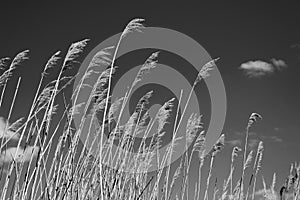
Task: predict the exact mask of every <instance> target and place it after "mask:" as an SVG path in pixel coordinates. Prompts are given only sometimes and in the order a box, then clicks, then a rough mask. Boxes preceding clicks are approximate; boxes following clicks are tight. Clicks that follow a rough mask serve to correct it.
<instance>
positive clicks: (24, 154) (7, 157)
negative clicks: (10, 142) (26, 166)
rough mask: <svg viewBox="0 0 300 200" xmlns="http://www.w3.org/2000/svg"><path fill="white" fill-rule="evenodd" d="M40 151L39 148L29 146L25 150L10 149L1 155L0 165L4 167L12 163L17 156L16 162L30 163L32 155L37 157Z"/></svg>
mask: <svg viewBox="0 0 300 200" xmlns="http://www.w3.org/2000/svg"><path fill="white" fill-rule="evenodd" d="M38 151H39V147H37V146H28V147H26V148H25V149H22V148H19V149H17V147H11V148H8V149H6V150H5V151H2V152H1V154H0V165H2V164H3V163H9V162H12V161H13V160H14V156H15V155H16V157H15V161H16V162H22V161H24V162H28V161H29V160H30V158H31V156H32V155H33V157H36V156H37V154H38Z"/></svg>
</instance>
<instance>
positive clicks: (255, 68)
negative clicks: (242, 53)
mask: <svg viewBox="0 0 300 200" xmlns="http://www.w3.org/2000/svg"><path fill="white" fill-rule="evenodd" d="M286 67H287V64H286V63H285V62H284V61H283V60H281V59H275V58H272V59H271V60H270V62H266V61H262V60H255V61H248V62H245V63H242V64H241V65H240V67H239V69H241V70H243V71H244V72H245V74H246V75H247V76H248V77H250V78H252V77H262V76H265V75H269V74H272V73H274V72H275V71H276V70H281V69H282V68H286Z"/></svg>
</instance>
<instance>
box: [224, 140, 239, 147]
mask: <svg viewBox="0 0 300 200" xmlns="http://www.w3.org/2000/svg"><path fill="white" fill-rule="evenodd" d="M225 143H227V144H229V145H230V146H242V140H239V139H236V140H229V141H226V142H225Z"/></svg>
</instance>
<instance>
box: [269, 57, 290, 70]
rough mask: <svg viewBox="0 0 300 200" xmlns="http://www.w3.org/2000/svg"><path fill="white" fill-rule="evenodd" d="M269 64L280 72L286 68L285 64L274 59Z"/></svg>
mask: <svg viewBox="0 0 300 200" xmlns="http://www.w3.org/2000/svg"><path fill="white" fill-rule="evenodd" d="M271 62H272V64H273V66H275V67H276V68H277V69H278V70H281V69H282V68H286V67H287V64H286V63H285V62H284V61H283V60H280V59H279V60H277V59H275V58H272V59H271Z"/></svg>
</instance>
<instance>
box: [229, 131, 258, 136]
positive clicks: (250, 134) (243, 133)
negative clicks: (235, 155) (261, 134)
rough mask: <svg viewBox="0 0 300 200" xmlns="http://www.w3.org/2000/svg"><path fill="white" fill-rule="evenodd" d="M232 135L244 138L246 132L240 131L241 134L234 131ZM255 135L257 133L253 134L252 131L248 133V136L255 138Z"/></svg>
mask: <svg viewBox="0 0 300 200" xmlns="http://www.w3.org/2000/svg"><path fill="white" fill-rule="evenodd" d="M234 134H235V135H238V136H245V135H246V131H242V132H239V131H236V132H235V133H234ZM256 135H257V133H255V132H253V131H250V132H249V136H256Z"/></svg>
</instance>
